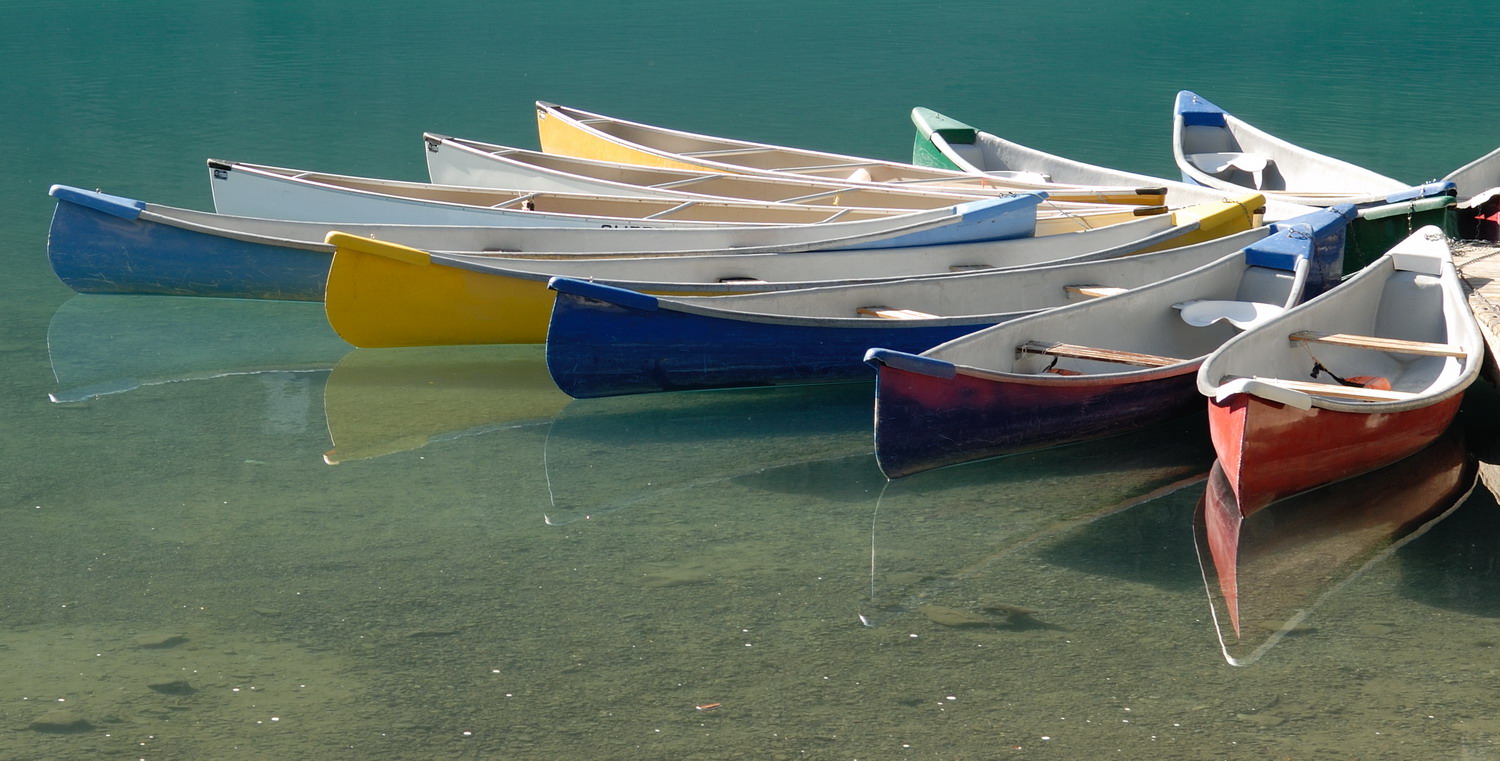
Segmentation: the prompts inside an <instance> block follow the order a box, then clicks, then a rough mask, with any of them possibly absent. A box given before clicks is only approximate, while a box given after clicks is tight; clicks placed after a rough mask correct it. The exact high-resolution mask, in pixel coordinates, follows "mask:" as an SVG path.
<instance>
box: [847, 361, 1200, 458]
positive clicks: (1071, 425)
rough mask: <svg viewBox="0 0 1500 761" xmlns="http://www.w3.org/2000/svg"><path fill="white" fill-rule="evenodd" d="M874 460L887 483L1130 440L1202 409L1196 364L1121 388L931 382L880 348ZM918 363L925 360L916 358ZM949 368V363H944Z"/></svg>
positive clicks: (951, 379) (965, 379) (963, 379)
mask: <svg viewBox="0 0 1500 761" xmlns="http://www.w3.org/2000/svg"><path fill="white" fill-rule="evenodd" d="M871 355H872V358H873V359H874V360H875V361H877V362H879V363H880V364H881V367H880V374H879V380H878V381H877V384H878V385H877V389H876V394H875V420H876V425H875V436H876V447H875V451H876V459H877V462H879V464H880V469H881V471H882V472H884V473H885V474H886V476H888V477H890V478H899V477H901V476H906V475H910V474H912V473H916V472H920V471H923V470H930V469H933V468H941V467H945V466H948V465H957V464H959V463H964V462H971V461H974V460H982V459H987V458H990V457H998V456H1001V455H1007V454H1014V453H1016V452H1023V451H1029V450H1034V449H1045V448H1047V447H1055V446H1060V445H1063V444H1071V443H1075V442H1080V441H1088V440H1092V439H1099V438H1104V437H1108V436H1115V435H1118V434H1123V433H1127V432H1129V431H1133V430H1136V429H1139V428H1142V427H1144V426H1147V425H1150V424H1153V423H1157V422H1161V421H1164V420H1170V419H1172V418H1175V417H1180V416H1185V415H1190V414H1192V413H1194V412H1201V411H1202V410H1203V396H1202V394H1200V393H1199V392H1198V386H1197V371H1198V364H1199V363H1192V364H1191V365H1189V366H1185V367H1182V368H1179V369H1176V370H1175V371H1173V372H1171V373H1164V374H1163V375H1162V376H1161V377H1157V378H1154V379H1152V380H1148V381H1143V382H1138V383H1130V384H1117V383H1113V382H1110V381H1108V380H1104V381H1102V382H1099V383H1066V384H1064V383H1055V382H1049V381H1050V380H1052V379H1049V378H1046V377H1041V378H1038V379H1037V383H1036V384H1034V385H1027V384H1023V383H1009V384H997V383H991V382H990V381H988V380H984V379H979V378H973V377H970V376H965V375H951V376H948V377H940V376H943V375H946V373H943V372H942V371H941V369H940V368H939V367H938V365H939V364H940V363H937V362H933V365H934V366H933V368H931V369H932V370H936V371H937V375H933V374H929V373H928V372H922V371H921V369H920V368H915V367H912V366H910V365H909V364H908V363H907V362H902V361H901V359H902V358H901V357H899V356H895V357H893V356H891V355H890V354H887V353H886V352H885V351H883V350H880V349H877V350H874V351H872V352H871ZM918 359H921V358H918ZM949 367H951V365H950V366H949Z"/></svg>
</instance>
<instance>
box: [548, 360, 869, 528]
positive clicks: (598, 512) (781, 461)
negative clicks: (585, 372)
mask: <svg viewBox="0 0 1500 761" xmlns="http://www.w3.org/2000/svg"><path fill="white" fill-rule="evenodd" d="M559 393H561V392H559ZM872 403H873V402H872V400H871V398H870V387H869V386H868V385H866V384H863V383H852V384H849V383H845V384H832V385H811V386H780V387H775V388H754V389H725V390H718V391H686V392H679V393H669V394H643V395H635V396H619V397H606V398H600V399H578V400H574V401H572V402H571V403H569V404H568V405H567V406H566V407H564V408H563V409H562V411H561V412H559V413H558V414H557V416H556V418H555V419H554V420H553V421H552V427H551V429H550V430H549V432H548V434H547V441H546V444H545V447H544V463H545V467H546V476H547V484H548V490H549V494H550V497H551V499H550V504H549V505H548V506H547V507H546V509H545V511H544V514H543V516H542V517H543V520H545V521H546V523H548V524H549V525H554V526H558V525H565V524H568V523H573V522H576V521H581V520H593V519H597V518H600V517H602V516H604V515H607V514H610V513H615V512H618V511H620V510H623V509H625V508H628V507H632V506H635V505H640V504H651V503H655V502H658V501H659V500H661V499H662V498H664V497H665V496H666V495H669V494H675V493H679V492H683V491H685V490H689V489H694V488H698V487H702V486H707V485H711V484H718V483H723V482H728V481H731V480H736V481H742V480H744V479H756V480H757V482H758V483H759V484H762V485H769V484H775V483H778V482H780V481H782V480H783V479H779V478H777V477H775V476H773V475H772V474H771V472H772V471H775V472H776V473H777V474H779V475H782V476H786V477H787V478H790V479H792V482H793V483H805V482H806V479H804V478H802V477H800V476H799V475H798V471H797V469H806V468H812V467H817V468H827V467H831V468H835V469H838V470H840V471H841V472H845V471H843V469H844V468H845V467H847V468H849V470H848V471H846V472H845V473H846V476H847V478H846V479H845V480H848V479H853V481H852V482H851V483H850V484H848V485H847V488H853V489H856V490H857V491H859V492H861V493H862V492H864V491H865V490H866V489H867V488H868V489H878V488H879V486H878V484H879V483H880V482H881V481H883V479H881V478H880V475H879V470H877V469H876V468H875V463H874V455H873V453H872V451H871V445H870V414H871V413H870V407H871V404H872ZM789 469H790V470H789ZM867 481H868V484H867V483H866V482H867ZM854 482H857V483H854ZM836 486H837V485H836V484H828V485H825V486H822V487H819V488H835V487H836Z"/></svg>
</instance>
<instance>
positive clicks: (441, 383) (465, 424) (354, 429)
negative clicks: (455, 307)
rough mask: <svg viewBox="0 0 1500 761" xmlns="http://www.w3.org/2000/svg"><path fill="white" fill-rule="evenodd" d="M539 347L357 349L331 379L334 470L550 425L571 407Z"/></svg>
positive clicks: (326, 403)
mask: <svg viewBox="0 0 1500 761" xmlns="http://www.w3.org/2000/svg"><path fill="white" fill-rule="evenodd" d="M542 351H543V349H542V347H541V346H537V345H518V346H444V347H419V348H410V349H380V350H370V349H356V350H354V351H352V352H349V353H348V354H347V355H345V356H344V358H343V359H341V360H339V362H338V364H337V365H335V366H334V368H333V372H331V373H329V376H328V385H327V388H326V390H325V393H324V398H323V408H324V411H325V413H326V414H327V416H328V435H329V437H330V438H331V439H332V441H333V449H330V450H329V451H328V453H327V454H325V455H324V456H323V459H324V461H326V462H327V463H328V464H330V465H336V464H338V463H340V462H348V461H351V460H365V459H369V458H372V457H381V456H384V455H388V454H393V453H395V452H404V451H409V450H412V449H419V448H421V447H424V446H426V445H427V444H429V443H431V442H433V441H436V440H441V439H444V438H452V437H458V436H465V435H475V434H480V433H485V432H487V431H491V430H497V429H500V428H513V427H517V426H523V425H545V424H548V423H550V422H551V421H552V418H553V416H554V415H556V414H557V412H558V411H559V410H561V409H562V408H563V405H565V404H567V403H568V401H569V399H568V397H567V395H565V394H563V393H562V392H561V391H559V390H558V389H557V386H555V385H554V384H553V383H552V378H551V376H549V375H548V374H547V363H546V359H545V357H544V355H543V353H542Z"/></svg>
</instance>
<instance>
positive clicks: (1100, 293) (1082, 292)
mask: <svg viewBox="0 0 1500 761" xmlns="http://www.w3.org/2000/svg"><path fill="white" fill-rule="evenodd" d="M1063 290H1064V291H1067V292H1068V293H1073V294H1077V295H1079V296H1087V297H1089V298H1091V299H1099V298H1103V297H1105V296H1113V295H1115V294H1117V293H1124V292H1125V291H1126V290H1128V289H1126V288H1116V287H1114V286H1110V285H1065V286H1063Z"/></svg>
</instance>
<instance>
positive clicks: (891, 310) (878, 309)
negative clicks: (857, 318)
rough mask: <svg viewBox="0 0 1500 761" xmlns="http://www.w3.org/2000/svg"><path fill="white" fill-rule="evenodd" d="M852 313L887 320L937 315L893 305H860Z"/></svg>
mask: <svg viewBox="0 0 1500 761" xmlns="http://www.w3.org/2000/svg"><path fill="white" fill-rule="evenodd" d="M854 313H855V314H862V315H865V316H866V317H884V318H885V319H888V320H924V319H933V318H936V317H937V315H935V314H928V313H926V312H918V311H917V310H915V309H897V308H895V307H886V306H869V307H860V308H858V309H856V310H854Z"/></svg>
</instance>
